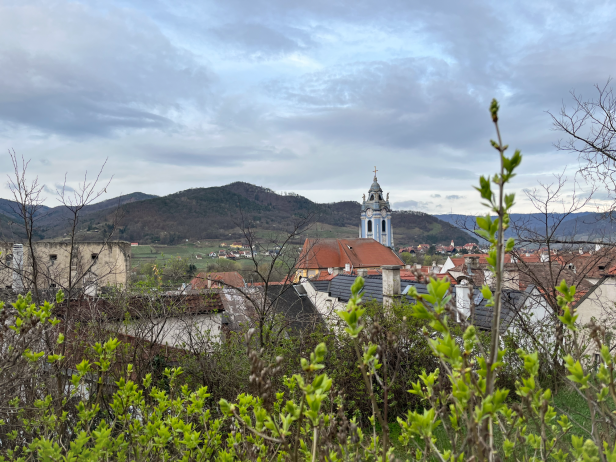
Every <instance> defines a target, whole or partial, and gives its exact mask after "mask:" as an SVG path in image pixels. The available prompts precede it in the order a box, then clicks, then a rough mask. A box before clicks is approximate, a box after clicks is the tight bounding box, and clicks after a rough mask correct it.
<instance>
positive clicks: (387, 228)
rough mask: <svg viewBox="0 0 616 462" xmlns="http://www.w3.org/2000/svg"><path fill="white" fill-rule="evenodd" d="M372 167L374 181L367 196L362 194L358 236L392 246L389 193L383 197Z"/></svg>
mask: <svg viewBox="0 0 616 462" xmlns="http://www.w3.org/2000/svg"><path fill="white" fill-rule="evenodd" d="M377 171H378V170H377V169H376V167H375V168H374V181H373V182H372V186H370V190H369V191H368V198H367V199H366V195H365V194H364V197H363V202H362V205H361V223H360V225H359V237H360V238H368V239H374V240H375V241H377V242H380V243H381V244H383V245H385V246H387V247H390V248H393V246H394V235H393V230H392V229H391V207H390V205H389V193H387V197H385V198H384V197H383V190H382V189H381V186H380V185H379V183H378V181H377V179H376V172H377Z"/></svg>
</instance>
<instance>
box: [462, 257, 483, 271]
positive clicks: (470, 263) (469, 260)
mask: <svg viewBox="0 0 616 462" xmlns="http://www.w3.org/2000/svg"><path fill="white" fill-rule="evenodd" d="M464 265H465V266H466V268H467V269H469V270H474V269H477V268H479V257H464Z"/></svg>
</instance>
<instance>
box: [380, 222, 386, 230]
mask: <svg viewBox="0 0 616 462" xmlns="http://www.w3.org/2000/svg"><path fill="white" fill-rule="evenodd" d="M381 223H382V224H383V226H382V229H383V232H386V231H387V228H386V226H387V224H386V223H385V220H383V221H381Z"/></svg>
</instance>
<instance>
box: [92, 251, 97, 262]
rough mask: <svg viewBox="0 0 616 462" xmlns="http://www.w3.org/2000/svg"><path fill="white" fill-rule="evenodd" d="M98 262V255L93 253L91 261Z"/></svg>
mask: <svg viewBox="0 0 616 462" xmlns="http://www.w3.org/2000/svg"><path fill="white" fill-rule="evenodd" d="M97 260H98V254H97V253H93V254H92V261H93V262H96V261H97Z"/></svg>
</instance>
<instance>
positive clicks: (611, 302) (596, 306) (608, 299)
mask: <svg viewBox="0 0 616 462" xmlns="http://www.w3.org/2000/svg"><path fill="white" fill-rule="evenodd" d="M615 303H616V278H606V279H605V280H603V282H601V283H600V285H598V286H597V287H595V289H594V290H593V292H592V293H591V294H590V295H589V296H588V297H586V299H584V300H583V301H582V303H580V304H579V305H578V306H577V307H576V308H575V314H577V315H578V316H579V317H578V320H577V322H578V324H580V325H584V324H588V323H589V322H590V320H591V319H592V318H594V319H596V320H597V321H599V322H601V321H605V320H608V319H611V321H612V322H613V320H614V317H615V315H616V307H615Z"/></svg>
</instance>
